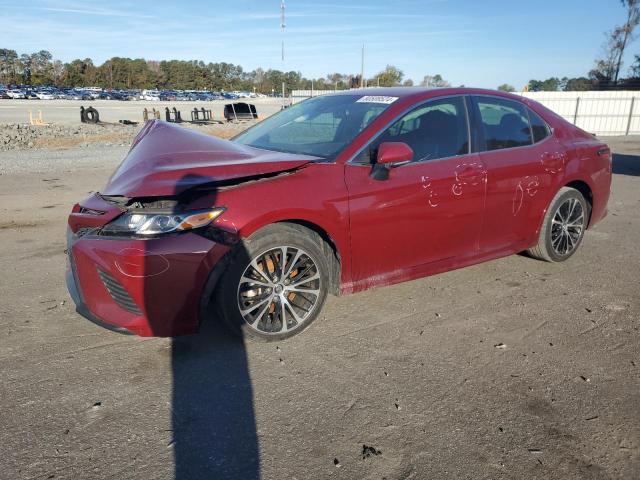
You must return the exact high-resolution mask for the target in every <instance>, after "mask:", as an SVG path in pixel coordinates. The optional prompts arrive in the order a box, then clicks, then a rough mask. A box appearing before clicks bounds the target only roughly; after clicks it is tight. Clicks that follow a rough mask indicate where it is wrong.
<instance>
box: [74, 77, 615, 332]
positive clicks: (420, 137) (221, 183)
mask: <svg viewBox="0 0 640 480" xmlns="http://www.w3.org/2000/svg"><path fill="white" fill-rule="evenodd" d="M610 185H611V152H610V150H609V148H608V147H607V146H606V145H605V144H603V143H602V142H600V141H599V140H597V139H596V138H594V137H593V136H592V135H590V134H588V133H586V132H584V131H582V130H580V129H579V128H577V127H574V126H573V125H571V124H569V123H567V122H566V121H564V120H563V119H562V118H560V117H559V116H557V115H556V114H554V113H553V112H551V111H549V110H547V109H546V108H544V107H543V106H541V105H539V104H538V103H536V102H533V101H531V100H528V99H526V98H520V97H518V96H514V95H509V94H505V93H499V92H493V91H485V90H477V89H436V90H428V89H408V88H389V89H366V90H351V91H345V92H341V93H338V94H335V95H326V96H320V97H316V98H312V99H309V100H306V101H304V102H302V103H300V104H298V105H295V106H293V107H291V108H288V109H286V110H283V111H282V112H280V113H278V114H276V115H273V116H272V117H270V118H268V119H266V120H265V121H263V122H261V123H259V124H257V125H256V126H254V127H253V128H251V129H249V130H247V131H246V132H244V133H242V134H241V135H239V136H238V137H236V138H235V139H233V140H232V141H226V140H220V139H218V138H214V137H211V136H207V135H203V134H200V133H198V132H195V131H193V130H189V129H186V128H182V127H180V126H176V125H173V124H169V123H165V122H160V121H150V122H148V123H147V124H145V126H144V127H143V129H142V130H141V132H140V133H139V135H138V136H137V137H136V139H135V140H134V142H133V145H132V147H131V150H130V151H129V154H128V155H127V157H126V158H125V160H124V161H123V162H122V164H121V165H120V166H119V167H118V169H117V170H116V172H115V173H114V174H113V176H112V177H111V179H110V180H109V182H108V183H107V185H106V186H105V188H104V189H103V190H102V191H101V192H100V193H95V194H93V195H91V196H90V197H89V198H87V199H85V200H83V201H82V202H80V203H79V204H77V205H75V206H74V207H73V211H72V213H71V215H70V216H69V229H68V244H69V245H68V247H69V248H68V251H69V269H68V274H67V284H68V288H69V291H70V293H71V296H72V297H73V299H74V301H75V302H76V304H77V310H78V312H79V313H81V314H82V315H84V316H85V317H87V318H89V319H90V320H92V321H95V322H97V323H100V324H102V325H104V326H107V327H108V328H111V329H115V330H118V331H122V332H130V333H135V334H138V335H144V336H174V335H181V334H188V333H194V332H196V331H197V330H198V326H199V325H200V323H201V322H202V321H203V320H204V319H206V318H207V317H209V316H213V317H214V318H221V319H223V320H224V322H225V323H226V324H227V325H228V326H230V327H231V328H232V329H233V330H235V331H237V332H241V333H244V334H246V335H248V336H251V337H254V338H258V339H263V340H281V339H284V338H287V337H290V336H292V335H295V334H297V333H299V332H301V331H303V330H304V329H306V328H307V327H308V326H309V325H310V324H311V322H313V320H314V319H315V318H316V317H317V316H318V313H319V312H320V310H321V308H322V305H323V303H324V301H325V298H326V296H327V294H328V293H334V294H348V293H353V292H358V291H361V290H365V289H368V288H372V287H378V286H382V285H389V284H393V283H397V282H403V281H406V280H411V279H414V278H419V277H424V276H427V275H432V274H435V273H439V272H444V271H447V270H452V269H455V268H460V267H464V266H467V265H472V264H476V263H479V262H483V261H486V260H491V259H494V258H498V257H503V256H506V255H511V254H513V253H517V252H522V251H525V250H526V251H528V252H529V254H530V255H531V256H533V257H536V258H539V259H542V260H546V261H549V262H561V261H564V260H567V259H568V258H569V257H571V256H572V255H573V254H574V253H575V252H576V250H577V249H578V247H579V246H580V243H581V241H582V238H583V236H584V232H585V229H587V228H588V227H590V226H592V225H594V224H595V223H596V222H598V221H599V220H600V219H602V218H603V217H604V216H605V215H606V211H607V210H606V206H607V201H608V198H609V190H610Z"/></svg>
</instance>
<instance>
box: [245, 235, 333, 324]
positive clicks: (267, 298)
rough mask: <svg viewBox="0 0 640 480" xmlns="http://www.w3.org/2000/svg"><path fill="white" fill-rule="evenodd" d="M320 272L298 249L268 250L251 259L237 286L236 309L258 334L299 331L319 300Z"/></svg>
mask: <svg viewBox="0 0 640 480" xmlns="http://www.w3.org/2000/svg"><path fill="white" fill-rule="evenodd" d="M321 281H322V279H321V276H320V270H319V269H318V265H317V263H316V262H315V261H314V259H313V258H312V257H311V256H310V255H309V254H308V253H307V252H305V251H304V250H302V249H300V248H298V247H291V246H281V247H276V248H272V249H270V250H268V251H266V252H264V253H261V254H260V255H257V256H256V257H255V258H253V259H252V260H251V262H250V263H249V265H248V266H247V268H246V269H245V270H244V273H243V274H242V276H241V277H240V282H239V284H238V295H237V298H238V308H239V309H240V314H241V315H242V317H243V318H244V320H245V322H246V323H247V324H248V325H249V326H250V327H251V328H253V329H255V330H257V331H258V332H260V333H267V334H280V333H287V332H290V331H292V330H297V329H299V328H300V327H301V326H302V325H303V324H304V323H305V321H306V320H307V319H308V318H309V316H310V315H311V313H312V312H313V310H314V308H315V307H316V304H317V302H318V299H319V298H320V284H321Z"/></svg>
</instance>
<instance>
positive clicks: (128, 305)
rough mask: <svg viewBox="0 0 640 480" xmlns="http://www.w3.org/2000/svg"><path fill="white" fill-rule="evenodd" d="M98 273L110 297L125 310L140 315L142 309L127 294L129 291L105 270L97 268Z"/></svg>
mask: <svg viewBox="0 0 640 480" xmlns="http://www.w3.org/2000/svg"><path fill="white" fill-rule="evenodd" d="M98 275H100V279H101V280H102V283H104V286H105V288H106V289H107V291H108V292H109V294H110V295H111V298H113V300H114V301H115V302H116V303H117V304H118V305H119V306H120V307H122V308H123V309H125V310H126V311H127V312H131V313H133V314H134V315H142V311H140V308H139V307H138V306H137V305H136V303H135V302H134V301H133V299H132V298H131V297H130V296H129V293H128V292H127V291H126V290H125V288H124V287H123V286H122V285H120V282H118V281H117V280H116V279H115V278H113V277H112V276H111V275H109V274H108V273H107V272H104V271H102V270H100V269H98Z"/></svg>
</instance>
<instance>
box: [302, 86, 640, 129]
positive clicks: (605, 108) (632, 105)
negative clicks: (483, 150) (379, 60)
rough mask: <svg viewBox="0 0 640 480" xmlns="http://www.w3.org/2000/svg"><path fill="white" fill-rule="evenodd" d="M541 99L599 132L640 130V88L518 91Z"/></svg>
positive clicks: (304, 95)
mask: <svg viewBox="0 0 640 480" xmlns="http://www.w3.org/2000/svg"><path fill="white" fill-rule="evenodd" d="M330 93H334V90H294V91H292V92H291V102H292V103H298V102H300V101H302V100H304V99H306V98H309V97H315V96H318V95H326V94H330ZM516 95H522V96H524V97H527V98H530V99H532V100H535V101H536V102H540V103H541V104H543V105H544V106H545V107H547V108H549V109H550V110H553V111H554V112H556V113H557V114H558V115H560V116H562V117H563V118H565V119H566V120H567V121H569V122H571V123H573V124H574V125H577V126H578V127H580V128H582V129H583V130H586V131H587V132H590V133H594V134H596V135H601V136H607V135H638V134H640V91H617V92H518V93H516Z"/></svg>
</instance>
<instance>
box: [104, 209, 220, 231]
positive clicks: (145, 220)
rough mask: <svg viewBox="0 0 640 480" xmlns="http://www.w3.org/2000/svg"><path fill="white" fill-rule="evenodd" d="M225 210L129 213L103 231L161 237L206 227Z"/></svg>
mask: <svg viewBox="0 0 640 480" xmlns="http://www.w3.org/2000/svg"><path fill="white" fill-rule="evenodd" d="M224 210H225V209H224V208H214V209H213V210H200V211H197V212H177V213H139V212H129V213H125V214H123V215H121V216H119V217H118V218H116V219H115V220H114V221H112V222H111V223H108V224H107V225H105V227H104V228H103V229H102V234H103V235H160V234H163V233H172V232H183V231H186V230H193V229H194V228H200V227H205V226H207V225H209V224H210V223H211V222H213V221H214V220H215V219H216V218H217V217H219V216H220V215H221V214H222V212H224Z"/></svg>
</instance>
